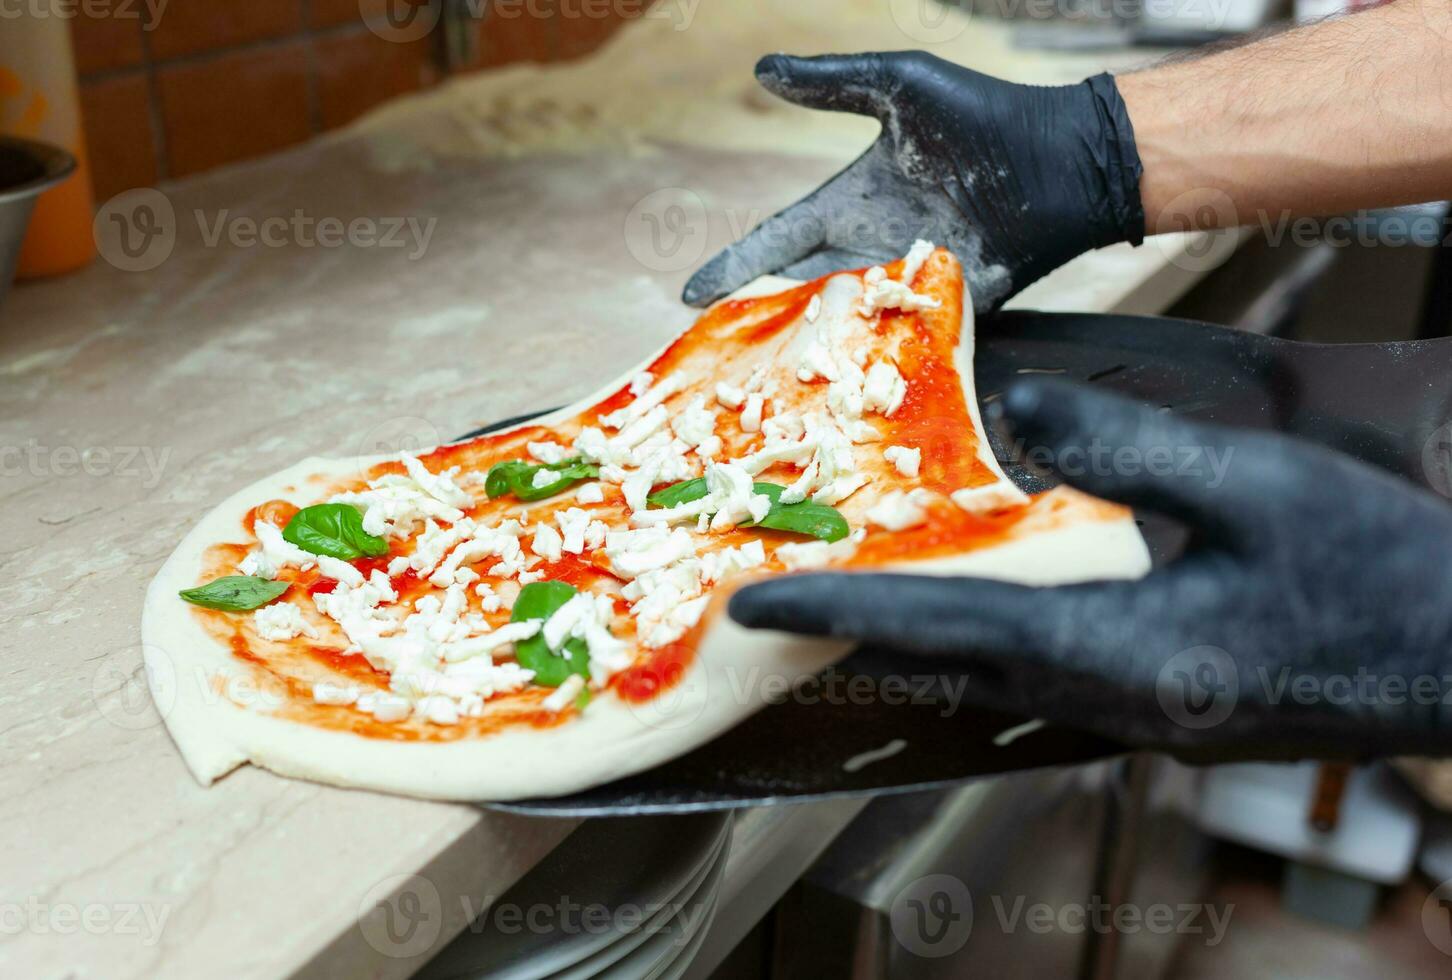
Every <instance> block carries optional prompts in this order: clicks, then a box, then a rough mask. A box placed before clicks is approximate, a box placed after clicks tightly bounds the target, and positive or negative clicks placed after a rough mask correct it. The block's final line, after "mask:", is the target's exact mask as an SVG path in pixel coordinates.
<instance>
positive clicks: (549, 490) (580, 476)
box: [484, 459, 600, 500]
mask: <svg viewBox="0 0 1452 980" xmlns="http://www.w3.org/2000/svg"><path fill="white" fill-rule="evenodd" d="M540 470H548V471H550V472H553V473H556V474H558V475H559V478H558V479H557V480H555V481H554V482H552V483H547V484H545V485H544V486H542V487H537V486H535V485H534V476H535V474H536V473H538V472H539V471H540ZM599 475H600V468H599V467H598V466H596V465H594V464H593V463H586V462H585V461H584V460H582V459H567V460H562V461H561V462H558V463H549V464H536V463H526V462H525V461H524V460H520V459H510V460H505V461H504V462H502V463H495V464H494V465H493V466H491V467H489V473H488V475H487V476H485V478H484V492H485V493H487V494H489V497H490V499H494V498H497V497H503V496H505V495H506V494H513V495H514V496H516V497H518V498H519V499H520V500H543V499H545V498H546V497H553V496H554V495H555V494H557V493H560V492H561V491H564V490H568V489H569V488H570V487H572V486H574V485H575V484H576V483H579V482H580V481H581V480H592V479H594V478H595V477H597V476H599Z"/></svg>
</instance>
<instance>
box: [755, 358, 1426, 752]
mask: <svg viewBox="0 0 1452 980" xmlns="http://www.w3.org/2000/svg"><path fill="white" fill-rule="evenodd" d="M1000 404H1001V406H1002V407H1001V408H1000V409H999V410H998V414H999V415H1000V416H1001V417H1003V418H1005V419H1006V420H1009V421H1010V422H1011V423H1012V425H1013V427H1014V431H1015V437H1016V438H1018V439H1021V440H1024V442H1025V444H1026V445H1027V446H1029V447H1033V448H1034V449H1038V447H1046V448H1047V449H1048V450H1049V451H1050V452H1052V453H1054V454H1055V455H1054V458H1055V459H1060V460H1063V461H1064V462H1065V464H1066V466H1065V468H1066V469H1067V468H1068V466H1067V464H1068V463H1069V462H1071V461H1073V462H1075V464H1076V465H1075V468H1074V470H1073V473H1074V474H1080V473H1081V467H1080V466H1079V465H1078V463H1079V461H1082V460H1084V459H1086V457H1084V456H1081V455H1078V454H1081V453H1086V452H1090V453H1092V452H1093V451H1094V450H1095V449H1096V448H1097V449H1098V450H1100V452H1099V454H1098V456H1097V457H1096V456H1092V455H1091V456H1089V457H1087V458H1088V459H1089V460H1090V465H1085V466H1083V467H1082V475H1070V476H1068V482H1069V483H1071V484H1073V485H1075V486H1077V487H1079V488H1081V489H1083V490H1085V491H1087V492H1089V493H1092V494H1095V495H1097V496H1100V497H1103V498H1106V499H1109V500H1116V501H1120V502H1122V503H1125V504H1130V505H1132V506H1134V507H1137V508H1141V509H1144V510H1150V511H1156V512H1160V513H1163V514H1165V515H1167V516H1169V517H1172V518H1174V519H1175V520H1177V521H1179V522H1182V523H1184V524H1186V525H1188V527H1189V528H1190V529H1191V530H1192V532H1193V536H1192V540H1191V544H1190V546H1189V548H1188V550H1187V552H1186V553H1185V554H1184V555H1183V556H1182V557H1181V558H1179V559H1178V560H1176V561H1175V562H1173V563H1171V564H1170V565H1168V566H1166V567H1163V568H1159V569H1157V570H1155V571H1153V572H1151V573H1150V574H1149V575H1148V576H1147V577H1146V578H1144V579H1142V580H1139V581H1134V582H1123V581H1120V582H1098V583H1086V584H1080V585H1069V586H1060V587H1054V588H1029V587H1024V586H1020V585H1012V584H1007V583H1002V582H992V581H984V580H975V579H967V578H929V577H918V576H906V575H883V574H853V575H842V574H837V575H833V574H811V575H800V576H791V577H785V578H782V579H779V580H775V581H772V582H768V583H763V584H760V585H753V586H750V587H748V588H744V589H742V590H741V591H740V592H739V593H737V594H736V595H735V596H734V597H733V598H732V600H731V605H730V612H731V616H732V617H733V618H734V619H736V620H737V621H738V622H740V623H743V624H744V625H746V626H750V627H764V628H771V629H778V630H786V631H789V632H795V633H804V634H809V635H814V636H815V635H824V636H838V637H850V638H852V639H854V640H860V641H864V642H867V643H870V644H874V645H878V646H884V647H889V648H893V649H896V650H901V651H907V652H909V653H916V654H920V655H921V654H926V655H930V656H932V657H934V658H935V659H936V658H941V660H942V661H943V666H944V667H947V668H948V669H950V670H951V669H955V668H959V669H961V670H963V671H965V672H966V674H967V677H968V694H967V696H968V699H969V700H970V701H974V702H976V703H980V704H983V705H987V706H992V707H996V708H1000V709H1002V710H1005V711H1012V712H1016V713H1020V714H1023V715H1026V716H1029V717H1039V718H1044V719H1046V720H1048V721H1050V722H1053V723H1057V724H1062V725H1066V726H1070V727H1075V728H1079V729H1081V730H1086V731H1092V732H1095V733H1097V734H1100V735H1104V736H1108V737H1110V738H1114V739H1118V740H1121V741H1123V742H1126V743H1128V744H1131V745H1135V746H1142V747H1148V748H1158V749H1163V750H1167V751H1170V752H1173V753H1174V754H1176V755H1179V756H1181V757H1182V758H1185V759H1188V760H1190V761H1215V760H1222V759H1235V758H1260V759H1293V758H1303V757H1323V758H1355V757H1363V756H1373V755H1390V754H1426V755H1435V754H1452V708H1449V707H1448V703H1449V702H1452V686H1449V681H1448V677H1449V675H1452V507H1449V506H1448V505H1447V503H1446V502H1445V501H1443V500H1441V499H1439V498H1437V497H1434V496H1433V495H1431V494H1430V493H1427V492H1425V491H1423V490H1421V489H1418V488H1416V487H1413V486H1412V485H1411V484H1409V483H1406V482H1404V481H1402V480H1400V479H1398V478H1396V477H1394V476H1392V475H1391V474H1389V473H1387V472H1384V471H1382V470H1379V469H1373V468H1371V467H1369V466H1366V465H1364V464H1362V463H1358V462H1356V461H1354V460H1352V459H1350V458H1349V457H1346V456H1342V455H1339V454H1337V453H1333V452H1331V451H1329V450H1326V449H1322V448H1319V447H1316V446H1313V445H1310V444H1306V443H1301V442H1298V441H1295V440H1293V439H1290V438H1286V437H1283V436H1278V435H1274V434H1269V433H1262V432H1253V431H1248V430H1238V429H1227V428H1223V427H1218V426H1212V425H1205V424H1199V423H1194V422H1190V421H1188V420H1185V419H1182V418H1179V417H1177V416H1174V415H1170V414H1167V413H1163V412H1160V411H1157V410H1155V409H1153V408H1150V407H1148V406H1143V405H1139V404H1136V403H1133V402H1130V401H1126V400H1124V399H1122V398H1119V397H1116V396H1111V395H1107V394H1103V393H1098V392H1094V391H1092V390H1090V389H1087V388H1083V387H1080V386H1076V385H1073V384H1069V383H1066V382H1063V381H1062V380H1059V381H1054V380H1044V379H1039V380H1030V381H1023V382H1020V383H1018V384H1017V385H1015V386H1014V387H1012V388H1010V389H1009V390H1008V392H1007V393H1006V394H1005V396H1004V397H1003V398H1002V399H1001V400H1000ZM1206 450H1209V451H1212V452H1213V453H1214V454H1215V455H1214V457H1213V458H1214V459H1216V460H1219V461H1221V463H1220V468H1219V470H1218V471H1217V470H1216V468H1215V467H1214V466H1212V465H1210V463H1208V462H1207V459H1208V457H1207V456H1206ZM1197 452H1198V453H1199V457H1198V462H1196V461H1195V459H1194V457H1193V456H1192V454H1194V453H1197ZM1095 459H1097V460H1098V463H1097V464H1095V463H1094V462H1093V460H1095ZM1136 460H1137V461H1138V462H1137V463H1136ZM1157 460H1158V463H1156V461H1157ZM1115 470H1118V472H1115ZM1217 473H1218V477H1219V478H1217Z"/></svg>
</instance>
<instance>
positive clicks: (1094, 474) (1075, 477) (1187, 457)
mask: <svg viewBox="0 0 1452 980" xmlns="http://www.w3.org/2000/svg"><path fill="white" fill-rule="evenodd" d="M990 413H991V414H998V415H999V416H1001V417H1003V418H1006V419H1007V420H1008V421H1009V422H1010V424H1011V428H1012V430H1013V438H1014V440H1015V442H1016V443H1017V444H1018V445H1017V446H1016V449H1017V451H1018V453H1019V455H1020V456H1021V457H1023V458H1024V459H1026V460H1027V461H1029V462H1031V463H1035V464H1036V465H1040V466H1044V467H1046V468H1048V469H1050V470H1053V471H1055V472H1057V473H1059V474H1060V475H1061V476H1063V478H1064V480H1065V482H1067V483H1068V484H1070V485H1071V486H1074V487H1077V488H1078V489H1080V490H1083V491H1085V492H1087V493H1091V494H1093V495H1095V496H1097V497H1103V498H1104V499H1106V500H1113V501H1116V502H1118V503H1122V504H1128V505H1130V506H1132V507H1142V508H1144V509H1147V510H1152V511H1155V512H1158V513H1162V514H1165V515H1167V516H1169V517H1173V518H1175V519H1176V520H1179V521H1182V522H1184V523H1186V524H1188V525H1190V526H1191V527H1194V528H1197V529H1199V530H1202V531H1207V532H1211V533H1212V534H1216V535H1218V536H1219V539H1220V540H1221V541H1222V542H1223V543H1226V544H1243V543H1245V542H1246V541H1247V539H1248V537H1249V536H1250V535H1252V534H1254V533H1255V528H1256V527H1257V523H1256V521H1257V517H1258V515H1259V514H1260V513H1261V512H1262V511H1263V509H1264V508H1265V506H1267V505H1268V504H1273V503H1274V502H1275V498H1276V494H1275V489H1276V488H1275V483H1276V476H1275V473H1276V472H1277V471H1276V468H1275V467H1274V466H1268V465H1267V463H1266V461H1265V460H1264V459H1261V458H1260V455H1261V454H1258V453H1256V452H1255V451H1254V448H1255V447H1253V446H1251V445H1249V444H1250V443H1251V442H1253V441H1254V435H1253V434H1249V433H1247V434H1246V436H1245V445H1242V446H1237V445H1236V442H1237V440H1236V439H1235V432H1234V430H1226V429H1221V428H1219V427H1216V426H1211V425H1205V424H1203V423H1198V422H1192V421H1190V420H1188V419H1184V418H1181V417H1179V416H1176V415H1173V414H1171V413H1169V412H1165V411H1162V410H1160V409H1158V408H1155V407H1153V406H1150V405H1146V404H1142V403H1139V402H1134V401H1131V400H1129V399H1127V398H1123V397H1120V396H1119V395H1112V394H1108V393H1106V392H1103V391H1096V390H1095V389H1093V388H1090V387H1087V386H1085V385H1080V384H1075V383H1072V382H1068V381H1064V380H1061V379H1053V378H1034V379H1029V380H1023V381H1019V382H1016V383H1015V384H1014V385H1013V386H1012V387H1010V388H1009V389H1008V390H1007V391H1006V392H1005V393H1004V395H1003V397H1002V398H1000V399H999V400H998V401H997V402H995V403H994V405H993V406H992V408H991V409H990ZM1238 448H1239V449H1241V450H1242V452H1241V453H1240V454H1239V455H1237V452H1236V450H1237V449H1238ZM1272 462H1274V461H1272Z"/></svg>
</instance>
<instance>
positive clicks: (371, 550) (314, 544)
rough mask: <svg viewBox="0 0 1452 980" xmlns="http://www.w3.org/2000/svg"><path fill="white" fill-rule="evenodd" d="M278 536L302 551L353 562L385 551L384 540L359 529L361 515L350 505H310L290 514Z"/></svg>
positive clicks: (360, 527)
mask: <svg viewBox="0 0 1452 980" xmlns="http://www.w3.org/2000/svg"><path fill="white" fill-rule="evenodd" d="M282 537H283V539H284V540H286V541H291V542H292V543H293V544H295V545H297V546H298V547H299V548H301V549H302V550H303V551H306V552H309V553H310V554H314V555H328V556H329V557H332V558H341V559H342V560H343V561H353V560H354V559H356V558H362V557H364V556H367V557H369V558H381V557H383V556H384V555H386V554H388V542H387V541H385V540H383V539H382V538H376V537H374V536H373V535H371V534H369V533H368V532H367V531H365V530H363V515H362V514H360V513H359V512H358V508H356V507H354V506H352V505H350V504H314V505H313V506H312V507H304V508H303V509H302V510H300V511H298V512H297V513H296V514H294V515H293V516H292V520H290V521H288V522H287V527H285V528H283V529H282Z"/></svg>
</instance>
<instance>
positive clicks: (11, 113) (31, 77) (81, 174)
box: [0, 5, 96, 279]
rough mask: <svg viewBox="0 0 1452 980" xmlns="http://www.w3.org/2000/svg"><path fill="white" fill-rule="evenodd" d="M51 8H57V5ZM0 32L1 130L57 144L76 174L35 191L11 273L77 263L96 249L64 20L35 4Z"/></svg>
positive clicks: (42, 272)
mask: <svg viewBox="0 0 1452 980" xmlns="http://www.w3.org/2000/svg"><path fill="white" fill-rule="evenodd" d="M56 9H58V8H56ZM31 11H32V12H31V13H29V14H27V15H26V16H22V17H19V18H15V19H8V18H7V19H6V21H5V29H4V30H3V31H0V133H5V134H8V135H11V136H22V137H25V138H27V139H33V140H40V141H41V142H43V143H50V144H53V145H55V146H60V147H64V148H65V149H67V150H69V151H70V152H71V154H72V155H74V156H75V158H76V162H77V166H76V170H75V173H73V174H72V175H71V176H70V177H69V178H68V179H66V180H65V181H63V182H62V183H60V184H59V185H57V186H55V187H53V188H51V189H50V190H48V191H46V192H45V193H44V194H42V195H41V196H40V199H39V200H37V201H36V203H35V213H34V214H33V215H32V216H31V219H30V228H29V230H28V231H27V232H26V235H25V242H24V244H23V245H22V246H21V248H20V261H19V264H18V267H17V269H16V277H17V278H20V279H26V278H31V277H35V276H51V275H57V274H59V273H62V272H70V271H71V270H73V269H79V268H80V267H81V266H83V265H85V264H86V263H88V262H90V261H91V259H92V258H94V257H95V254H96V243H95V240H94V238H93V236H92V234H91V215H92V211H93V209H94V207H95V203H94V200H93V198H92V193H91V171H90V167H89V165H88V164H87V161H86V152H85V136H84V135H83V132H82V130H81V108H80V98H79V96H78V93H77V90H76V68H75V58H74V56H73V55H72V53H71V33H70V20H69V19H67V18H65V17H60V16H56V14H55V13H54V10H53V9H52V8H47V7H46V6H45V5H37V6H35V7H32V8H31Z"/></svg>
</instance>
